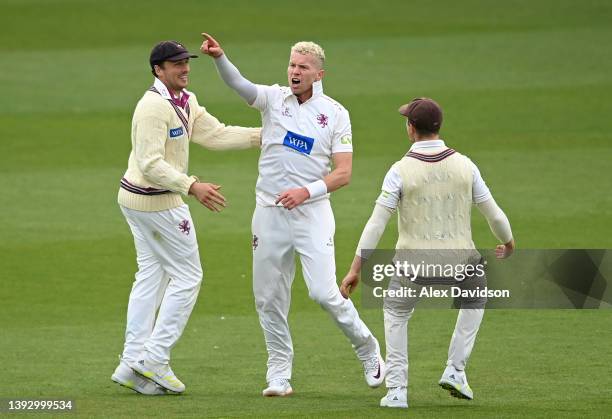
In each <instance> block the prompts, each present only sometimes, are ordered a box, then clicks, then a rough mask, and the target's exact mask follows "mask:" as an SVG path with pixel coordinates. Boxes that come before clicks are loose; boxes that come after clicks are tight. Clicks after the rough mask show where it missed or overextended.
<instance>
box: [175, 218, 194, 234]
mask: <svg viewBox="0 0 612 419" xmlns="http://www.w3.org/2000/svg"><path fill="white" fill-rule="evenodd" d="M178 228H179V231H180V232H181V233H184V234H185V235H186V236H188V235H189V233H190V232H191V224H190V223H189V220H187V219H185V220H183V221H181V222H180V223H179V225H178Z"/></svg>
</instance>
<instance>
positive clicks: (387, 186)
mask: <svg viewBox="0 0 612 419" xmlns="http://www.w3.org/2000/svg"><path fill="white" fill-rule="evenodd" d="M446 148H447V147H446V145H445V144H444V141H443V140H429V141H417V142H415V143H414V144H412V146H411V147H410V151H417V150H420V151H425V152H426V153H429V154H436V153H440V152H442V151H444V150H445V149H446ZM470 163H471V164H472V175H473V181H472V202H473V203H474V204H479V203H481V202H485V201H487V200H489V199H490V198H491V197H492V196H491V192H490V191H489V188H488V186H487V184H486V183H485V181H484V179H483V178H482V176H481V175H480V170H478V167H476V165H475V164H474V162H472V161H471V160H470ZM396 164H397V163H396ZM402 186H403V184H402V177H401V176H400V173H399V170H397V168H396V166H395V164H394V165H393V166H391V169H389V171H388V172H387V174H386V175H385V180H384V181H383V185H382V190H381V192H380V195H379V196H378V199H376V203H377V204H380V205H384V206H385V207H387V208H391V209H393V210H394V209H396V208H397V205H398V203H399V200H400V198H401V196H402Z"/></svg>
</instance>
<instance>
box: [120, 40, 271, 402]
mask: <svg viewBox="0 0 612 419" xmlns="http://www.w3.org/2000/svg"><path fill="white" fill-rule="evenodd" d="M190 58H196V56H195V55H192V54H190V53H189V52H188V51H187V50H186V49H185V47H184V46H183V45H182V44H180V43H178V42H176V41H163V42H160V43H159V44H157V45H155V47H154V48H153V50H152V51H151V55H150V60H149V63H150V65H151V71H152V73H153V75H154V76H155V79H154V82H153V86H151V88H149V89H148V90H147V91H146V92H145V94H144V96H143V97H142V99H140V101H139V102H138V104H137V105H136V110H135V111H134V116H133V119H132V151H131V153H130V157H129V161H128V168H127V171H126V172H125V175H124V176H123V179H121V183H120V188H119V195H118V202H119V205H120V207H121V211H122V212H123V215H124V216H125V218H126V220H127V223H128V224H129V227H130V229H131V231H132V234H133V236H134V244H135V246H136V259H137V263H138V272H137V273H136V277H135V281H134V284H133V286H132V291H131V293H130V300H129V304H128V312H127V327H126V331H125V346H124V350H123V355H122V357H121V360H120V363H119V366H118V367H117V369H116V370H115V372H114V373H113V375H112V377H111V378H112V380H113V381H115V382H117V383H119V384H121V385H123V386H125V387H128V388H131V389H133V390H135V391H137V392H139V393H142V394H150V395H156V394H165V393H166V392H167V391H171V392H175V393H181V392H183V391H185V385H184V384H183V383H182V382H181V381H180V380H179V379H178V378H177V377H176V375H175V374H174V372H173V371H172V369H171V368H170V364H169V362H170V351H171V350H172V348H173V347H174V345H175V344H176V342H177V341H178V339H179V338H180V336H181V334H182V333H183V329H184V328H185V325H186V323H187V320H188V319H189V315H190V314H191V311H192V309H193V307H194V305H195V302H196V299H197V297H198V292H199V289H200V284H201V281H202V266H201V264H200V256H199V253H198V242H197V240H196V230H195V228H194V225H193V221H192V219H191V215H190V213H189V208H188V207H187V205H186V204H185V203H184V201H183V197H185V196H187V195H193V196H194V197H195V198H196V199H197V200H198V201H199V202H200V203H202V204H203V205H204V206H205V207H207V208H208V209H209V210H211V211H215V212H218V211H220V210H222V209H223V207H224V206H225V198H224V197H223V195H221V193H220V192H219V189H220V186H219V185H215V184H213V183H206V182H201V181H200V180H199V179H198V178H197V177H195V176H189V175H187V163H188V157H189V143H190V142H195V143H197V144H200V145H202V146H204V147H206V148H209V149H216V150H227V149H246V148H249V147H259V146H260V141H261V135H260V134H261V130H260V128H242V127H232V126H225V125H224V124H222V123H220V122H219V121H218V120H217V119H216V118H215V117H214V116H212V115H210V114H209V113H208V112H207V111H206V109H205V108H204V107H202V106H200V104H199V103H198V100H197V99H196V96H195V94H193V93H192V92H190V91H188V90H186V87H187V84H188V81H189V59H190ZM158 310H159V312H158V314H157V317H156V315H155V314H156V312H157V311H158Z"/></svg>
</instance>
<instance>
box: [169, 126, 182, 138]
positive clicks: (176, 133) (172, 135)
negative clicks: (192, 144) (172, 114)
mask: <svg viewBox="0 0 612 419" xmlns="http://www.w3.org/2000/svg"><path fill="white" fill-rule="evenodd" d="M181 135H183V127H178V128H172V129H171V130H170V138H175V137H180V136H181Z"/></svg>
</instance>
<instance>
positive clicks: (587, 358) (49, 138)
mask: <svg viewBox="0 0 612 419" xmlns="http://www.w3.org/2000/svg"><path fill="white" fill-rule="evenodd" d="M226 3H227V4H226ZM430 3H432V4H430ZM0 10H1V13H2V17H3V19H2V25H1V27H0V34H1V36H0V64H1V66H0V68H1V71H0V86H2V94H1V95H0V138H1V140H0V141H1V144H2V146H3V147H2V148H3V150H2V153H1V154H0V156H1V157H0V161H1V164H0V186H1V188H2V190H3V191H4V195H3V197H2V201H1V202H2V205H1V206H0V255H1V256H0V281H1V283H0V286H1V288H0V289H1V291H0V304H1V308H0V330H1V335H0V336H1V337H0V365H2V367H3V371H4V374H3V379H2V383H1V384H0V398H71V399H74V400H76V406H77V407H76V413H77V415H78V416H82V417H98V416H99V417H105V416H108V417H121V416H123V417H128V416H141V417H145V416H165V417H169V416H176V417H179V416H181V417H182V416H199V417H201V416H210V417H236V416H250V417H281V416H291V417H308V416H314V417H334V418H335V417H366V416H372V417H374V416H376V417H386V416H390V417H396V416H397V417H399V416H404V415H409V416H411V417H517V416H520V417H524V416H529V417H531V416H534V417H605V416H610V415H612V391H611V389H612V378H611V376H610V365H611V364H612V352H611V351H610V345H611V343H612V333H611V328H610V325H611V324H612V313H611V312H610V311H609V310H600V311H593V310H589V311H587V310H584V311H562V310H491V311H488V312H487V314H486V315H485V320H484V322H483V326H482V328H481V331H480V334H479V339H478V341H477V344H476V347H475V350H474V353H473V355H472V358H471V361H470V366H469V369H468V374H469V377H470V384H471V386H472V388H473V389H474V392H475V396H476V399H475V400H474V401H473V402H464V401H459V400H456V399H452V398H450V397H448V395H447V394H446V392H444V391H442V390H441V389H439V388H438V386H437V384H436V383H437V380H438V378H439V375H440V374H441V372H442V369H443V365H444V361H445V359H446V350H447V345H448V340H449V338H450V334H451V332H452V328H453V325H454V319H455V316H456V312H454V311H451V310H440V311H436V310H422V311H417V313H416V314H415V316H414V317H413V320H412V321H411V335H410V385H409V399H410V404H411V407H410V410H409V411H407V412H406V411H403V412H398V411H388V410H383V409H381V408H378V407H377V406H378V401H379V399H380V397H382V396H383V395H384V390H383V389H378V390H370V389H368V388H367V387H366V385H365V383H364V382H363V380H362V372H361V366H360V365H359V363H358V362H357V361H356V359H355V358H354V356H353V354H352V350H351V348H350V346H349V344H348V343H347V341H346V340H345V338H344V337H343V336H342V335H341V333H340V331H339V330H337V329H336V327H335V326H334V325H333V324H332V322H331V321H330V320H329V319H328V318H327V315H326V314H325V313H324V312H322V310H321V309H320V308H319V307H317V306H316V305H315V304H314V303H313V302H311V301H310V300H309V299H308V297H307V292H306V290H305V286H304V284H303V281H302V279H301V276H300V275H299V274H298V276H297V277H296V281H295V285H294V291H293V304H292V311H291V316H290V322H291V325H292V332H293V336H294V344H295V352H296V359H295V368H294V378H293V381H292V383H293V387H294V390H295V391H296V394H295V395H294V396H292V397H290V398H287V399H264V398H262V397H261V396H260V394H261V393H260V391H261V389H262V388H263V386H264V385H265V360H266V353H265V346H264V342H263V336H262V333H261V330H260V327H259V324H258V320H257V316H256V314H255V309H254V303H253V298H252V294H251V279H250V277H251V254H250V252H251V247H250V238H251V236H250V222H251V214H252V210H253V208H254V191H253V190H254V185H255V180H256V176H257V152H256V151H247V152H231V153H219V152H211V151H207V150H204V149H202V148H199V147H198V146H194V147H192V149H191V159H190V172H191V173H193V174H197V175H199V176H200V177H201V178H203V179H206V180H210V181H214V182H216V183H220V184H221V185H223V191H224V194H225V196H226V198H227V199H228V200H229V203H230V206H229V207H228V208H227V209H226V210H225V211H224V212H223V213H221V214H212V213H210V212H208V210H206V209H205V208H204V207H202V206H199V205H198V204H197V203H196V202H194V201H193V200H190V201H189V202H188V203H189V204H190V206H191V212H192V215H193V218H194V221H195V224H196V227H197V233H198V237H199V242H200V248H201V256H202V260H203V263H204V269H205V280H204V281H205V282H204V286H203V287H202V291H201V293H200V297H199V301H198V304H197V306H196V309H195V310H194V313H193V315H192V317H191V319H190V322H189V324H188V326H187V328H186V331H185V334H184V335H183V338H182V339H181V341H180V342H179V344H178V345H177V347H176V348H175V349H174V352H173V367H174V370H175V371H176V372H177V374H178V375H179V377H181V378H182V379H183V381H184V382H185V383H186V385H187V387H188V389H187V393H186V394H185V395H183V396H176V397H164V398H155V399H152V398H145V397H139V396H138V395H136V394H135V393H132V392H129V391H128V390H125V389H123V388H120V387H119V386H117V385H115V384H114V383H112V382H111V381H110V375H111V373H112V371H113V369H114V368H115V366H116V363H117V354H119V353H120V352H121V349H122V343H123V331H124V327H125V324H124V322H125V311H126V306H127V299H128V294H129V290H130V287H131V282H132V280H133V274H134V272H135V269H136V266H135V255H134V249H133V242H132V238H131V234H130V232H129V230H128V227H127V225H126V223H125V221H124V219H123V217H122V215H121V213H120V211H119V208H118V206H117V204H116V193H117V188H118V182H119V179H120V178H121V176H122V174H123V172H124V170H125V168H126V164H127V157H128V154H129V150H130V137H129V133H130V120H131V115H132V111H133V108H134V106H135V103H136V102H137V100H138V99H139V98H140V96H141V95H142V93H143V92H144V90H145V89H146V88H147V87H148V86H149V85H150V84H151V76H150V73H149V69H148V63H147V60H148V54H149V51H150V48H151V47H152V45H153V44H154V43H156V42H157V41H159V40H162V39H168V38H176V39H179V40H181V41H182V42H184V43H185V44H186V45H187V46H188V47H189V48H190V49H192V50H196V49H197V48H198V46H199V44H200V37H199V34H200V32H202V31H207V32H210V33H212V34H213V35H215V36H216V37H217V38H218V39H219V40H220V41H222V42H223V43H224V47H225V49H226V51H227V53H228V55H229V56H230V58H231V59H232V60H233V61H234V63H235V64H236V65H237V66H238V67H239V68H240V69H241V70H242V72H243V74H245V75H246V76H247V77H248V78H250V79H251V80H253V81H255V82H259V83H270V84H271V83H276V82H279V83H284V81H285V78H286V76H285V68H286V62H287V57H288V50H289V47H290V45H292V44H293V43H294V42H296V41H298V40H302V39H308V40H314V41H317V42H319V43H321V44H322V45H323V47H324V48H325V49H326V54H327V56H328V59H327V75H326V78H325V89H326V93H327V94H329V95H330V96H332V97H334V98H336V99H337V100H339V101H340V102H342V103H343V104H344V105H345V106H346V107H347V109H348V110H349V111H350V113H351V118H352V124H353V138H354V146H355V155H354V156H355V157H354V169H353V180H352V183H351V185H350V186H349V187H347V188H344V189H342V190H341V191H339V192H336V193H334V194H333V199H332V202H333V206H334V211H335V214H336V225H337V230H336V259H337V265H338V276H340V277H341V276H343V275H344V273H345V272H346V270H347V269H348V266H349V263H350V261H351V260H352V257H353V256H352V255H353V252H354V248H355V245H356V243H357V240H358V238H359V235H360V233H361V229H362V227H363V225H364V224H365V222H366V220H367V218H368V216H369V214H370V212H371V209H372V207H373V201H374V199H375V198H376V196H377V194H378V190H379V187H380V184H381V182H382V179H383V176H384V174H385V173H386V171H387V170H388V168H389V167H390V165H391V164H392V163H393V162H395V161H396V160H398V159H399V158H400V157H401V156H402V155H403V153H405V151H406V150H407V148H408V142H407V138H406V135H405V128H404V119H403V118H401V117H400V116H399V115H398V114H397V111H396V110H397V108H398V107H399V106H400V105H401V104H403V103H405V102H407V101H408V100H410V99H412V98H413V97H416V96H422V95H425V96H429V97H433V98H435V99H436V100H437V101H438V102H439V103H440V104H441V105H442V106H443V108H444V110H445V123H444V127H443V130H442V137H443V138H444V139H445V140H446V141H447V143H448V144H449V145H450V146H452V147H454V148H457V149H458V150H460V151H462V152H464V153H465V154H468V155H469V156H470V157H472V159H473V160H474V161H475V162H476V163H477V164H478V166H479V168H480V170H481V172H482V173H483V176H484V178H485V180H486V181H487V183H488V185H489V187H490V188H491V190H492V192H493V194H494V196H495V198H496V200H497V201H498V203H499V204H500V205H501V207H502V208H503V209H504V210H505V212H506V213H507V214H508V217H509V218H510V221H511V223H512V227H513V231H514V235H515V237H516V239H517V244H518V245H519V246H520V247H521V248H612V239H611V238H610V232H611V231H612V196H611V195H610V191H611V190H612V176H611V175H610V173H611V171H610V159H611V157H612V145H611V141H610V140H611V134H610V132H612V118H610V115H612V101H610V99H609V98H610V97H611V96H612V48H611V47H610V42H609V39H612V26H611V25H610V22H612V4H611V3H610V2H606V1H597V0H588V1H577V0H576V1H571V0H561V1H552V0H535V1H524V0H513V1H506V2H493V1H484V0H469V1H461V2H453V1H449V0H444V1H437V2H435V4H433V2H426V1H386V2H384V1H381V2H373V1H365V0H363V1H345V0H342V1H319V0H311V1H309V2H303V3H300V4H289V3H286V2H274V1H271V0H268V1H258V2H248V1H233V2H218V4H210V3H209V2H198V1H183V2H174V3H168V2H162V1H158V0H153V1H148V2H144V1H129V2H128V1H122V2H120V1H114V0H112V1H110V0H109V1H106V2H98V1H93V0H91V1H88V0H83V1H77V0H57V1H52V0H49V1H44V0H0ZM606 39H608V41H605V40H606ZM190 89H191V90H193V91H195V92H196V93H197V94H198V98H199V100H200V102H201V103H202V104H204V105H205V106H206V107H207V109H208V110H209V111H210V112H211V113H213V114H214V115H216V116H217V117H218V118H220V119H221V120H223V121H225V122H229V123H232V124H236V125H238V124H240V125H251V126H255V125H258V124H259V115H258V113H257V112H256V111H254V110H252V109H249V108H247V107H246V106H245V105H244V104H243V103H242V101H241V100H240V99H239V97H238V96H237V95H236V94H234V93H233V92H231V91H230V90H229V89H228V88H226V87H225V86H224V85H223V83H222V82H221V81H220V79H219V78H218V76H217V74H216V71H215V69H214V66H213V64H212V63H211V62H210V60H209V59H208V58H207V57H202V58H199V59H197V60H193V62H192V75H191V84H190ZM395 238H396V227H395V226H394V225H392V224H390V225H389V227H388V228H387V232H386V233H385V236H384V239H383V241H382V243H381V247H387V248H390V247H392V246H393V244H394V242H395ZM474 240H475V242H476V243H477V245H478V246H480V247H492V246H494V244H495V241H494V238H493V236H492V235H491V234H490V232H489V230H488V227H487V225H486V222H485V221H484V220H483V219H481V217H479V216H476V215H475V217H474ZM356 299H357V300H356V301H359V297H358V296H357V297H356ZM361 314H362V317H363V318H364V319H365V320H366V322H367V323H368V324H369V325H370V326H371V328H372V329H373V331H374V332H375V333H376V334H377V336H379V337H380V338H382V337H383V335H384V333H383V324H382V313H381V312H379V311H378V310H362V311H361Z"/></svg>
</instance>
